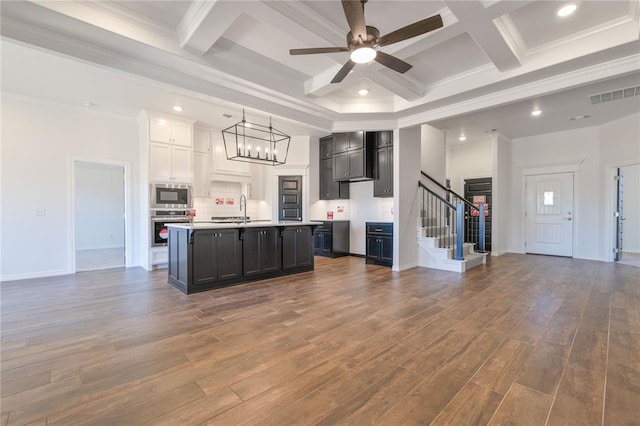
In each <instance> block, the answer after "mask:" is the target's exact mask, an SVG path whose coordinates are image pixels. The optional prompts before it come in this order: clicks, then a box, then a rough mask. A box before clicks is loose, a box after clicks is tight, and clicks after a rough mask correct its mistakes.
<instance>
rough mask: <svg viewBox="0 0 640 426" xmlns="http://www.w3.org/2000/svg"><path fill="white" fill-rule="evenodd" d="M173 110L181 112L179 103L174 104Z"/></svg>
mask: <svg viewBox="0 0 640 426" xmlns="http://www.w3.org/2000/svg"><path fill="white" fill-rule="evenodd" d="M173 110H174V111H175V112H182V107H181V106H180V105H176V106H174V107H173Z"/></svg>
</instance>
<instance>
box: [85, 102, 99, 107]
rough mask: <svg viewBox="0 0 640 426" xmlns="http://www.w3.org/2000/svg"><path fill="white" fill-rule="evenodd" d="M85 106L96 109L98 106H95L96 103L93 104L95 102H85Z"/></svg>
mask: <svg viewBox="0 0 640 426" xmlns="http://www.w3.org/2000/svg"><path fill="white" fill-rule="evenodd" d="M83 105H84V106H86V107H87V108H94V107H97V105H96V104H94V103H93V102H91V101H84V102H83Z"/></svg>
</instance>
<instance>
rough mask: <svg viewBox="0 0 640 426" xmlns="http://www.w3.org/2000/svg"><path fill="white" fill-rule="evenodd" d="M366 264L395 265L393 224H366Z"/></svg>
mask: <svg viewBox="0 0 640 426" xmlns="http://www.w3.org/2000/svg"><path fill="white" fill-rule="evenodd" d="M365 232H366V236H365V238H366V263H373V264H376V265H382V266H392V265H393V223H388V222H367V223H366V231H365Z"/></svg>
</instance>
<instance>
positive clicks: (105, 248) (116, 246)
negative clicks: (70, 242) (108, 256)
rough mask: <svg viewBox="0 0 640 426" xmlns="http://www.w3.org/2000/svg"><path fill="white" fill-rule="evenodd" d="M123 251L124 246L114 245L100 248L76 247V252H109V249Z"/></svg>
mask: <svg viewBox="0 0 640 426" xmlns="http://www.w3.org/2000/svg"><path fill="white" fill-rule="evenodd" d="M119 248H121V249H123V250H124V245H120V244H118V245H115V246H100V247H83V248H77V247H76V251H87V250H110V249H119Z"/></svg>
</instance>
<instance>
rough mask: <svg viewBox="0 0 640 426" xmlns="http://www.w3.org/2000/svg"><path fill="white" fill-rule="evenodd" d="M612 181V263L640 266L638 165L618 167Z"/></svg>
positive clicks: (639, 171)
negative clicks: (613, 203) (613, 229)
mask: <svg viewBox="0 0 640 426" xmlns="http://www.w3.org/2000/svg"><path fill="white" fill-rule="evenodd" d="M614 181H615V186H616V188H615V192H616V206H615V212H614V216H615V224H616V226H615V245H614V261H616V262H619V263H624V264H629V265H634V266H640V164H633V165H629V166H624V167H618V168H617V170H616V176H615V180H614Z"/></svg>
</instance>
